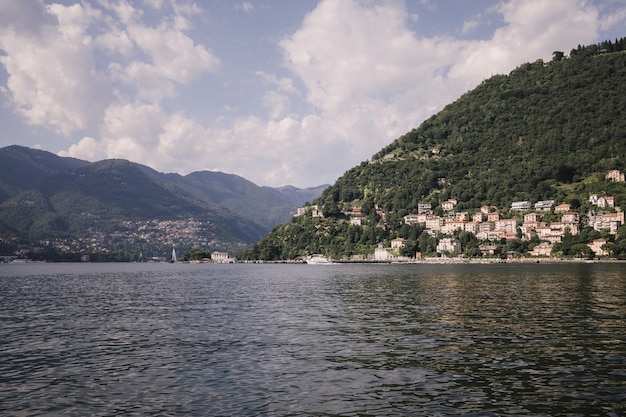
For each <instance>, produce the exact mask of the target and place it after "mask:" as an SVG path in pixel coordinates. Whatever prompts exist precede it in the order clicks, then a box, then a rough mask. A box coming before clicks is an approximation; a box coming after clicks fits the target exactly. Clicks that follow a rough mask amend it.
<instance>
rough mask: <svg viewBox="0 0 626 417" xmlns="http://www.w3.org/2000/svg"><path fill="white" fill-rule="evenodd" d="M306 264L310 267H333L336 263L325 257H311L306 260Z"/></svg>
mask: <svg viewBox="0 0 626 417" xmlns="http://www.w3.org/2000/svg"><path fill="white" fill-rule="evenodd" d="M306 263H307V264H309V265H333V264H334V262H333V261H331V260H330V259H328V258H326V257H324V256H323V255H311V256H309V257H307V258H306Z"/></svg>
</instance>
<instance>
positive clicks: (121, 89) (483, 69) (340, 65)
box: [0, 0, 626, 186]
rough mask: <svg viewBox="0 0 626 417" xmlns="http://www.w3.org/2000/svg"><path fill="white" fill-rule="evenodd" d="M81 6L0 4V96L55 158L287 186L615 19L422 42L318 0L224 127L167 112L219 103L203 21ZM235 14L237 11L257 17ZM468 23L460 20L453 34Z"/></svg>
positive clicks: (381, 7) (541, 11)
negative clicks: (42, 137) (62, 141)
mask: <svg viewBox="0 0 626 417" xmlns="http://www.w3.org/2000/svg"><path fill="white" fill-rule="evenodd" d="M422 3H423V4H425V5H426V6H428V7H431V6H432V7H433V8H434V7H435V6H437V7H441V6H440V5H439V4H438V3H437V4H435V2H428V1H426V0H423V1H422ZM89 4H90V3H87V2H85V3H80V4H77V5H74V6H68V7H66V6H61V5H51V6H50V7H48V8H46V7H44V6H43V5H42V4H41V3H40V2H38V1H35V0H30V1H20V2H11V1H2V0H0V49H1V50H2V51H3V53H2V54H0V63H1V64H2V65H3V66H4V68H5V69H6V72H7V74H8V82H7V85H6V88H4V89H3V90H2V91H4V93H5V95H7V97H8V99H9V104H11V105H12V106H13V107H14V109H15V111H16V112H18V113H19V114H20V115H22V116H23V117H24V119H25V120H26V121H27V122H28V123H29V124H33V125H39V126H45V127H47V128H50V129H53V130H55V131H58V132H61V133H63V134H65V135H67V136H68V137H71V135H72V134H75V135H78V137H80V138H82V139H81V140H79V141H78V142H77V143H75V144H74V145H71V146H70V147H69V149H68V150H67V151H66V152H64V153H62V154H63V155H69V156H75V157H78V158H84V159H88V160H97V159H103V158H110V157H119V158H128V159H131V160H133V161H136V162H140V163H144V164H147V165H149V166H152V167H153V168H155V169H158V170H161V171H166V172H172V171H174V172H180V173H188V172H191V171H194V170H201V169H214V170H221V171H224V172H229V173H235V174H238V175H242V176H244V177H245V178H248V179H250V180H252V181H254V182H256V183H258V184H261V185H266V184H269V185H284V184H289V183H291V184H295V185H299V186H309V185H318V184H320V183H323V182H332V181H334V180H335V179H336V178H337V176H339V175H340V174H341V173H342V172H344V171H345V170H346V169H349V168H351V167H352V166H355V165H357V164H358V163H359V162H361V161H363V160H365V159H367V158H369V157H370V156H371V155H372V154H373V153H375V152H377V151H378V150H380V148H381V147H383V146H385V145H386V144H388V143H389V142H391V141H392V140H393V139H395V138H396V137H398V136H400V135H402V134H404V133H406V132H407V131H408V130H410V129H412V128H414V127H416V126H417V125H418V124H419V123H420V122H421V121H422V120H424V119H425V118H426V117H428V116H430V115H431V114H433V113H434V112H436V111H437V110H439V109H441V108H442V107H443V106H444V105H446V104H448V103H450V102H452V101H453V100H455V99H456V98H457V97H459V96H460V95H461V94H462V93H464V92H466V91H467V90H469V89H471V88H473V87H474V86H476V85H477V84H479V83H480V82H481V81H482V80H484V79H486V78H488V77H489V76H491V75H493V74H496V73H508V72H510V71H511V70H512V69H514V68H515V67H516V66H518V65H520V64H522V63H523V62H526V61H534V60H536V59H537V58H544V59H549V58H550V56H551V53H552V51H554V50H563V51H566V52H567V51H569V50H570V49H571V48H572V47H574V45H573V44H572V39H574V40H575V41H574V43H575V44H586V43H589V42H593V41H594V40H595V39H596V38H597V36H598V32H599V31H600V30H602V29H603V28H607V27H616V26H618V25H619V24H620V22H623V21H624V19H625V18H626V12H624V11H623V9H622V11H619V10H617V11H615V13H614V14H612V15H609V14H600V12H601V11H602V10H600V9H598V8H597V7H595V6H594V5H593V3H590V2H585V1H578V0H576V1H573V0H508V1H502V2H499V3H497V4H498V6H497V7H495V8H492V9H490V10H486V11H484V13H485V14H488V13H496V14H497V15H499V16H500V17H501V19H494V21H502V22H504V23H503V24H501V25H500V26H499V27H497V28H496V29H495V30H494V32H493V33H492V34H491V36H486V37H485V36H484V34H481V38H482V40H469V39H456V38H453V37H451V36H439V37H432V38H428V37H418V36H417V35H416V34H415V33H416V32H417V33H420V32H422V31H419V30H418V31H414V29H415V27H418V28H419V25H422V24H424V25H425V24H427V22H424V20H425V19H423V18H422V17H419V18H418V15H417V14H415V13H413V14H409V13H408V11H407V9H406V7H405V6H406V5H405V3H404V2H403V1H400V0H393V1H392V0H389V1H361V0H341V1H334V0H322V1H320V2H319V3H318V4H317V5H316V7H315V9H313V10H312V11H310V13H309V14H308V15H307V16H306V17H305V18H304V20H303V21H302V22H301V25H300V26H299V27H298V28H297V29H296V30H294V31H293V32H292V33H291V34H290V35H288V36H285V37H284V38H283V40H282V41H280V42H279V43H278V51H279V53H280V54H282V58H283V62H284V68H282V69H280V70H279V69H275V70H273V69H268V67H263V64H264V63H265V62H260V61H259V62H257V61H254V60H252V62H253V64H254V65H253V67H252V68H250V69H247V70H246V71H244V72H245V74H247V75H249V74H250V73H253V74H254V75H255V77H256V81H258V85H254V86H253V88H250V90H251V91H250V92H249V93H250V96H246V97H245V98H246V99H247V100H249V101H250V102H254V103H260V104H261V105H263V106H264V111H266V112H267V116H261V115H259V114H257V115H255V114H249V115H245V114H244V115H242V114H237V113H236V112H235V111H234V110H232V109H236V108H240V107H245V106H243V105H242V103H241V102H236V101H235V100H233V101H231V102H228V101H227V102H224V103H223V105H221V106H219V105H218V106H216V107H217V108H223V109H231V111H227V112H225V113H224V114H227V115H228V116H227V117H226V116H223V117H219V116H218V115H215V114H210V113H201V112H200V111H197V108H193V109H192V108H189V109H185V107H184V104H180V103H179V102H178V101H177V100H178V99H179V98H181V97H180V96H181V95H183V94H185V93H186V92H187V93H188V91H189V90H193V89H194V87H195V86H196V85H198V86H199V88H200V86H201V88H203V90H202V92H204V91H207V94H206V96H207V97H206V98H203V99H205V100H207V101H209V100H213V99H215V100H219V99H220V98H219V96H220V94H221V93H223V91H224V90H216V91H214V90H211V89H210V88H208V87H206V86H207V85H210V84H209V83H208V82H207V79H215V78H216V75H222V74H224V73H226V74H228V73H230V72H231V70H232V69H233V68H229V67H228V65H230V62H232V60H230V61H229V60H227V59H223V60H222V59H220V58H218V57H217V56H216V55H215V54H214V53H213V52H211V50H210V49H209V48H208V46H205V45H204V44H203V43H202V42H200V41H199V39H202V40H203V41H204V40H205V39H212V37H211V36H209V35H205V34H203V35H201V36H204V37H203V38H195V37H194V35H197V33H198V32H201V31H199V30H198V28H194V27H193V23H194V22H196V20H194V18H195V17H197V16H198V15H199V14H200V13H201V12H202V11H201V9H200V8H199V6H198V5H197V3H195V2H192V1H185V2H176V1H174V0H168V1H165V0H144V2H143V3H141V2H129V1H127V0H99V1H98V2H97V3H93V4H92V6H89ZM138 4H144V5H146V6H147V7H148V8H147V9H146V10H145V12H144V11H142V10H141V9H140V8H139V7H138V6H137V5H138ZM200 4H204V3H200ZM235 8H237V9H238V10H240V11H243V12H246V13H249V12H252V11H253V9H254V5H253V4H252V3H248V2H240V3H239V4H237V5H236V6H235ZM613 10H614V9H613ZM156 11H158V13H156ZM230 13H233V10H232V8H231V9H230ZM235 14H237V13H235ZM485 14H483V15H477V16H479V17H480V16H484V15H485ZM239 16H240V17H245V18H246V19H249V18H250V16H241V14H239ZM201 17H202V18H205V17H206V16H205V15H204V14H203V15H202V16H201ZM149 18H150V19H153V20H154V19H155V18H156V19H157V21H156V23H155V22H154V21H153V20H151V21H150V23H148V20H149ZM205 22H206V20H205ZM476 24H477V21H476V22H474V21H472V20H466V21H465V24H464V27H462V28H458V29H457V30H456V31H455V33H465V34H467V33H469V32H470V31H471V30H472V29H473V28H474V27H475V25H476ZM409 25H410V26H411V27H412V28H413V29H412V28H411V27H409ZM373 28H375V30H373ZM423 32H424V33H427V32H428V31H423ZM202 33H203V32H202ZM271 36H276V33H272V34H271ZM271 36H270V37H268V39H269V38H271ZM219 41H220V42H222V41H223V40H222V39H219ZM214 42H217V41H214ZM235 43H237V44H243V42H241V43H238V42H233V43H232V44H233V45H234V44H235ZM260 44H261V43H259V44H258V45H260ZM214 46H215V45H214ZM217 46H220V45H219V44H217ZM265 51H267V49H265ZM239 56H243V54H242V55H239ZM250 56H257V57H258V55H253V54H250ZM246 57H247V55H246ZM264 58H265V57H264ZM272 60H274V57H269V58H268V60H267V61H272ZM259 68H263V70H261V69H259ZM278 74H281V75H278ZM196 83H197V84H196ZM201 83H202V84H201ZM215 84H217V83H215ZM229 84H230V85H238V83H232V82H230V83H229ZM248 85H249V86H250V85H252V83H249V84H248ZM211 86H212V85H211ZM257 87H260V88H257ZM252 90H253V91H252ZM246 93H248V91H246ZM253 93H254V94H257V95H256V96H253V95H252V94H253ZM198 95H199V96H202V95H203V94H198ZM244 95H245V94H244ZM214 97H215V98H214ZM196 100H197V99H196ZM299 100H304V102H300V101H299ZM194 103H196V107H198V106H200V107H201V106H202V102H200V104H199V105H198V104H197V103H198V101H195V102H194ZM262 112H263V109H262V110H261V113H262ZM197 114H202V116H197ZM77 132H78V133H77Z"/></svg>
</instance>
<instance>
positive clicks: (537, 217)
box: [524, 213, 543, 223]
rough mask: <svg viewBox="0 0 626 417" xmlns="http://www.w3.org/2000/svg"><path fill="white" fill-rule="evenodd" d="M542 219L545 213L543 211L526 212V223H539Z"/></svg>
mask: <svg viewBox="0 0 626 417" xmlns="http://www.w3.org/2000/svg"><path fill="white" fill-rule="evenodd" d="M541 219H543V214H541V213H528V214H524V223H538V222H540V221H541Z"/></svg>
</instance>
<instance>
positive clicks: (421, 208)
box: [417, 201, 433, 213]
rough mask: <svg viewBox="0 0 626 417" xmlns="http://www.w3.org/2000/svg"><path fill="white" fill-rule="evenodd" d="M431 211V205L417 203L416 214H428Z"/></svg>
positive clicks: (423, 202)
mask: <svg viewBox="0 0 626 417" xmlns="http://www.w3.org/2000/svg"><path fill="white" fill-rule="evenodd" d="M432 210H433V205H432V204H431V203H428V202H425V201H422V202H419V203H417V212H418V213H430V212H431V211H432Z"/></svg>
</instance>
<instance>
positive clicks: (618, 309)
mask: <svg viewBox="0 0 626 417" xmlns="http://www.w3.org/2000/svg"><path fill="white" fill-rule="evenodd" d="M625 304H626V268H624V267H623V265H619V264H616V265H464V266H461V265H385V266H380V265H374V266H372V265H336V266H325V267H312V266H307V265H166V264H156V265H152V264H150V265H142V264H134V265H133V264H90V265H19V266H0V323H1V327H0V414H2V415H5V414H6V415H24V416H26V415H57V414H64V415H75V416H84V415H120V414H124V415H145V414H165V415H238V416H262V415H274V416H286V415H293V416H299V415H355V416H356V415H359V416H366V415H371V416H379V415H441V416H448V415H481V416H483V415H484V416H489V415H494V416H496V415H545V416H552V415H598V416H618V415H624V414H625V413H626V407H625V406H623V405H622V404H624V403H626V325H625V324H626V323H625V320H626V319H625V318H626V305H625Z"/></svg>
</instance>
